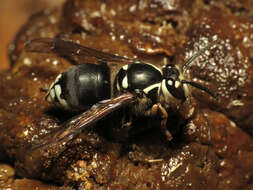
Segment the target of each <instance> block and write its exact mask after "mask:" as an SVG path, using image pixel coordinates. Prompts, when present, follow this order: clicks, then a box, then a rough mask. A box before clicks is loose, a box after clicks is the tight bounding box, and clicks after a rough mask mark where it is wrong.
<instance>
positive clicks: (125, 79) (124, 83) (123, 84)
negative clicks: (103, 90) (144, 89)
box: [122, 76, 128, 89]
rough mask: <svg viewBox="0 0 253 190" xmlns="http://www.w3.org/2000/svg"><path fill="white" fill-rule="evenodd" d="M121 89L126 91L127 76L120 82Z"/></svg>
mask: <svg viewBox="0 0 253 190" xmlns="http://www.w3.org/2000/svg"><path fill="white" fill-rule="evenodd" d="M122 87H123V88H124V89H127V88H128V79H127V76H125V77H124V78H123V80H122Z"/></svg>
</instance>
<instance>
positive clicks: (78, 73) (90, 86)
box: [46, 64, 111, 110]
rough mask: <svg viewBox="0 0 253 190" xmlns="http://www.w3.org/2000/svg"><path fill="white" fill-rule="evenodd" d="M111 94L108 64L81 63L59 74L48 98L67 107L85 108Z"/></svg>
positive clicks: (107, 97) (58, 104)
mask: <svg viewBox="0 0 253 190" xmlns="http://www.w3.org/2000/svg"><path fill="white" fill-rule="evenodd" d="M110 94H111V85H110V71H109V68H108V67H107V66H106V65H96V64H81V65H77V66H73V67H72V68H70V69H68V70H67V71H66V72H64V73H62V74H60V75H58V76H57V78H56V80H55V81H54V82H53V83H52V85H51V87H50V89H49V91H48V93H47V95H46V100H47V101H49V102H51V103H54V104H56V105H57V106H61V107H63V108H66V109H74V110H84V109H85V108H86V109H87V108H88V107H90V106H92V105H94V104H96V103H97V102H99V101H100V100H104V99H109V98H110Z"/></svg>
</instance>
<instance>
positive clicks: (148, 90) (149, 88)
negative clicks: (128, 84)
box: [143, 82, 161, 94]
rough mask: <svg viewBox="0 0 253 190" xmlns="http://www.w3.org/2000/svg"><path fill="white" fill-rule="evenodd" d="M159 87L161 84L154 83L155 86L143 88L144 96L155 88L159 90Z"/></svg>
mask: <svg viewBox="0 0 253 190" xmlns="http://www.w3.org/2000/svg"><path fill="white" fill-rule="evenodd" d="M160 86H161V83H160V82H159V83H156V84H153V85H150V86H148V87H147V88H144V89H143V92H144V93H145V94H148V93H149V92H150V91H151V90H153V89H155V88H159V87H160ZM157 92H158V90H157Z"/></svg>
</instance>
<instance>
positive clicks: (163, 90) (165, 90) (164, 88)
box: [161, 79, 173, 101]
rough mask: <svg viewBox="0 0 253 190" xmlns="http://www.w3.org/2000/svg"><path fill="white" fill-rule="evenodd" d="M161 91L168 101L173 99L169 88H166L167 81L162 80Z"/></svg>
mask: <svg viewBox="0 0 253 190" xmlns="http://www.w3.org/2000/svg"><path fill="white" fill-rule="evenodd" d="M161 91H162V94H163V96H164V98H165V99H166V100H167V101H169V99H170V98H171V97H173V96H172V94H171V93H170V92H169V90H168V88H167V86H166V80H165V79H163V80H162V85H161Z"/></svg>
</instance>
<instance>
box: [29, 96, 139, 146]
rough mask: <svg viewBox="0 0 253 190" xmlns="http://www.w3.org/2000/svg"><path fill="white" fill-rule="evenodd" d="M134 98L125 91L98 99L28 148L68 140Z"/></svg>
mask: <svg viewBox="0 0 253 190" xmlns="http://www.w3.org/2000/svg"><path fill="white" fill-rule="evenodd" d="M135 100H136V98H135V96H134V95H133V94H131V93H125V94H122V95H121V96H118V97H116V98H111V99H108V100H103V101H100V102H98V103H97V104H95V105H93V106H92V107H91V108H90V109H89V110H87V111H85V112H83V113H81V114H80V115H78V116H75V117H73V118H71V119H70V120H69V121H67V122H65V123H63V124H62V125H61V126H60V127H59V128H58V130H57V131H55V132H53V133H51V134H49V135H48V136H46V137H45V138H44V139H42V141H41V143H39V144H37V145H35V146H33V147H31V149H30V150H35V149H38V148H45V147H48V146H51V145H56V144H58V143H61V142H63V141H64V142H68V141H70V140H72V139H74V138H75V137H76V136H77V135H78V134H80V133H81V131H82V130H83V129H85V128H87V127H89V126H91V125H92V124H94V123H95V122H97V121H98V120H100V119H102V118H104V117H105V116H107V115H108V114H110V113H112V112H113V111H115V110H118V109H120V108H122V107H124V106H126V105H129V104H131V103H133V102H134V101H135Z"/></svg>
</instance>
